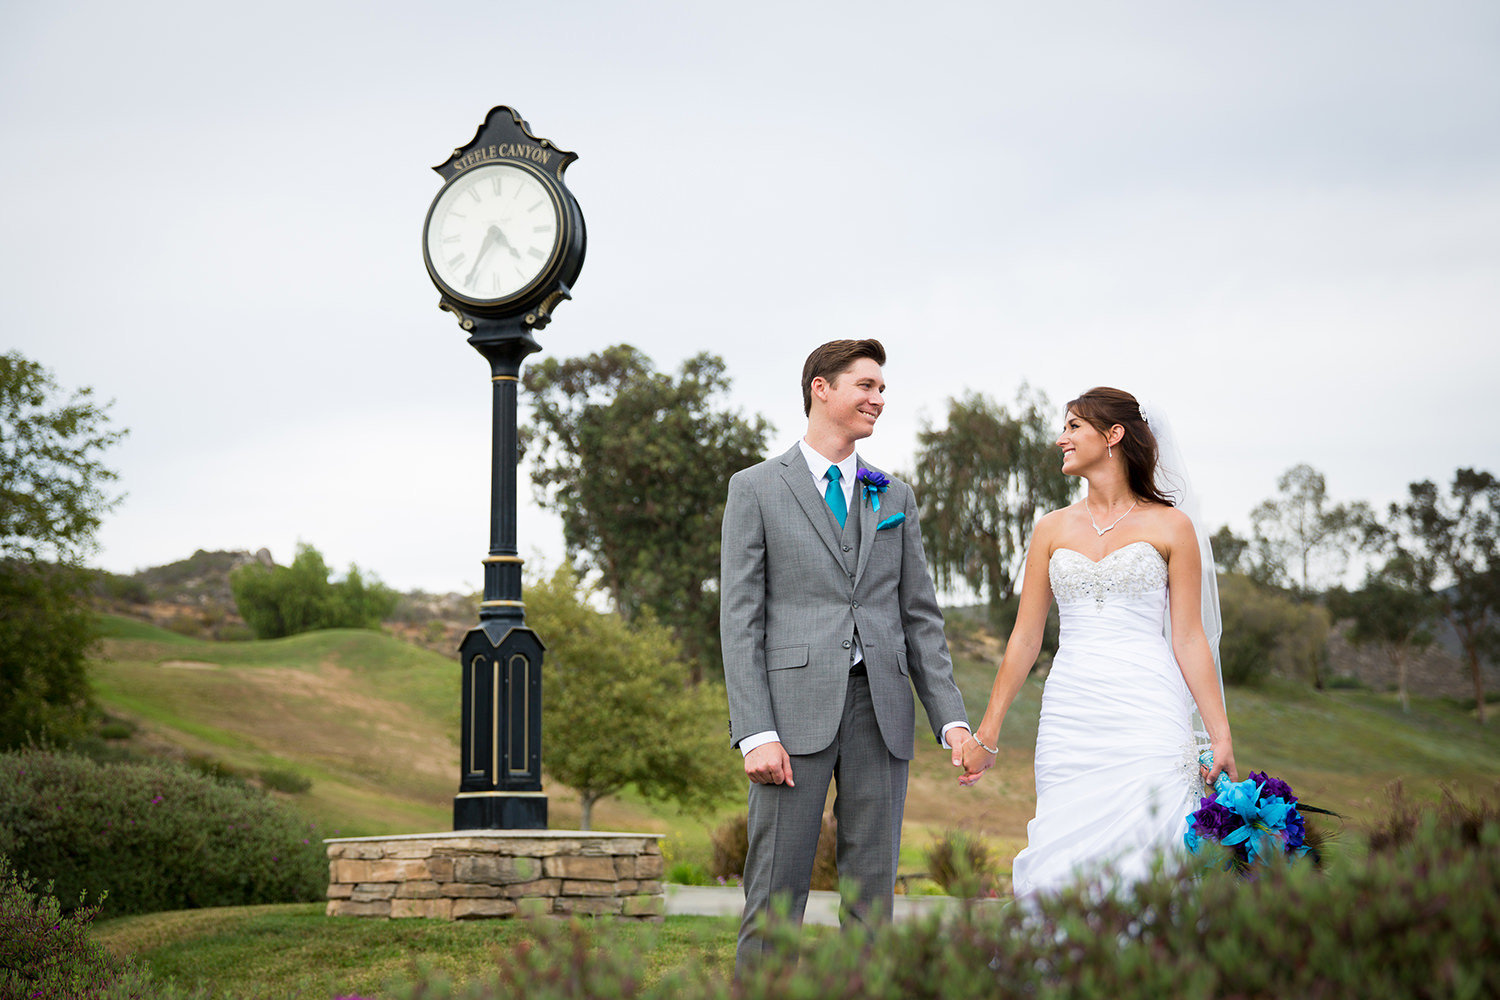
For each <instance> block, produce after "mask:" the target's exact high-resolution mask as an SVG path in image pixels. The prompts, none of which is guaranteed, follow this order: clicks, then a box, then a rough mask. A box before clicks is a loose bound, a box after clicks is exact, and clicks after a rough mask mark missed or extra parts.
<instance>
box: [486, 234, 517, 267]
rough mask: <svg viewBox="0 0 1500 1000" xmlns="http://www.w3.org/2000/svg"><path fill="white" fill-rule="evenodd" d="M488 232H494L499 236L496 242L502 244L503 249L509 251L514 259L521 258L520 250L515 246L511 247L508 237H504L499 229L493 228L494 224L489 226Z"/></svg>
mask: <svg viewBox="0 0 1500 1000" xmlns="http://www.w3.org/2000/svg"><path fill="white" fill-rule="evenodd" d="M490 232H492V233H494V234H495V235H496V236H497V237H499V239H498V240H497V242H498V243H499V244H500V245H501V246H503V247H504V248H505V249H507V250H509V251H510V255H511V256H512V257H514V258H515V259H516V260H520V259H521V253H520V251H519V250H517V249H516V248H515V247H513V246H511V245H510V240H508V239H506V238H505V234H504V233H502V232H501V231H500V230H499V229H497V228H495V227H494V226H491V227H490Z"/></svg>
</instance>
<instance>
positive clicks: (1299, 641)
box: [1219, 573, 1330, 684]
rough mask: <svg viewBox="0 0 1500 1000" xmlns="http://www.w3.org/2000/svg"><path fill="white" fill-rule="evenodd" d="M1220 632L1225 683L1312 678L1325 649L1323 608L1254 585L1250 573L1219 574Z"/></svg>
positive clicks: (1327, 624)
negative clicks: (1221, 630)
mask: <svg viewBox="0 0 1500 1000" xmlns="http://www.w3.org/2000/svg"><path fill="white" fill-rule="evenodd" d="M1219 603H1220V604H1221V605H1222V607H1223V612H1224V635H1223V638H1222V639H1220V641H1219V657H1220V661H1221V663H1222V664H1223V667H1224V680H1225V682H1226V683H1229V684H1255V683H1257V682H1259V681H1261V680H1264V679H1265V678H1267V677H1272V676H1276V677H1288V678H1294V679H1300V680H1309V681H1312V682H1314V683H1316V682H1317V680H1318V676H1319V669H1320V667H1321V665H1322V663H1323V661H1324V659H1325V658H1326V657H1327V655H1328V632H1329V627H1330V626H1329V619H1328V612H1327V611H1326V610H1325V609H1323V608H1320V607H1317V606H1314V605H1309V604H1299V603H1297V602H1295V601H1293V600H1291V599H1290V598H1287V597H1285V596H1284V595H1282V594H1281V593H1279V592H1277V591H1275V590H1271V589H1269V588H1266V587H1261V586H1257V585H1256V584H1255V583H1253V582H1252V581H1251V580H1250V579H1249V577H1244V576H1240V575H1238V574H1233V573H1226V574H1223V575H1221V576H1220V577H1219Z"/></svg>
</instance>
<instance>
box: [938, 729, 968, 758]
mask: <svg viewBox="0 0 1500 1000" xmlns="http://www.w3.org/2000/svg"><path fill="white" fill-rule="evenodd" d="M944 738H945V739H946V740H947V741H948V749H949V750H952V751H953V766H954V767H963V766H964V744H965V743H967V742H969V729H968V727H967V726H954V727H953V728H952V729H950V730H948V734H947V736H946V737H944Z"/></svg>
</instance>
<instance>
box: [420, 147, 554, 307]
mask: <svg viewBox="0 0 1500 1000" xmlns="http://www.w3.org/2000/svg"><path fill="white" fill-rule="evenodd" d="M426 244H427V245H426V250H427V263H428V268H429V270H430V271H431V272H432V276H433V277H434V278H436V279H437V280H438V281H439V282H440V283H441V284H442V285H443V286H444V288H445V289H447V291H449V292H450V293H452V294H453V295H454V296H455V297H457V298H459V299H464V300H467V301H471V302H482V303H493V302H500V301H502V300H505V299H510V298H515V297H516V296H517V295H518V294H520V293H521V292H524V291H526V290H527V289H528V288H530V287H531V286H532V285H533V284H535V283H536V282H537V281H538V279H540V278H541V277H542V275H543V274H544V273H545V272H546V271H547V270H548V268H549V267H550V266H551V265H552V263H553V261H554V260H555V258H556V256H557V251H558V248H559V247H560V246H561V244H562V225H561V219H560V216H559V213H558V205H557V200H556V199H555V198H554V197H553V194H552V192H551V190H550V189H549V188H548V187H547V186H545V185H544V184H543V183H542V182H541V181H540V180H538V179H537V177H536V175H535V174H534V173H532V172H531V171H530V170H528V169H526V168H525V167H521V166H516V165H514V164H509V163H494V164H486V165H484V166H480V167H473V168H471V169H469V170H466V171H464V172H463V173H462V174H459V175H458V176H457V177H456V178H454V179H453V181H452V182H451V183H449V184H448V186H447V187H445V188H443V190H442V192H441V193H440V194H439V195H438V197H437V201H435V202H434V203H433V205H432V211H431V213H430V214H429V215H428V217H427V233H426Z"/></svg>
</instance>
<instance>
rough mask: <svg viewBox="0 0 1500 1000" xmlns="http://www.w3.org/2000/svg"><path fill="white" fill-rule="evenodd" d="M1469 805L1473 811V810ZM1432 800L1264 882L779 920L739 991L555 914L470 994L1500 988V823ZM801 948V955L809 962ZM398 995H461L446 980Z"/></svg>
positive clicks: (478, 997)
mask: <svg viewBox="0 0 1500 1000" xmlns="http://www.w3.org/2000/svg"><path fill="white" fill-rule="evenodd" d="M1470 811H1471V812H1472V811H1473V810H1470ZM1480 812H1481V813H1482V814H1483V819H1482V821H1481V822H1480V823H1479V825H1478V826H1477V827H1473V826H1471V825H1470V824H1468V823H1467V821H1461V820H1459V821H1456V820H1455V818H1454V817H1445V816H1444V815H1443V814H1439V813H1433V812H1429V813H1428V814H1427V815H1426V817H1425V819H1424V820H1423V821H1422V822H1421V823H1419V824H1417V826H1416V828H1415V829H1414V830H1413V831H1412V832H1411V835H1410V838H1409V839H1408V840H1406V841H1405V843H1404V845H1403V846H1402V847H1401V848H1400V850H1391V851H1384V850H1382V851H1376V852H1372V853H1371V854H1370V855H1369V856H1368V858H1366V859H1364V860H1363V861H1361V862H1359V863H1349V864H1346V865H1345V866H1343V867H1342V868H1334V869H1332V870H1330V871H1328V872H1326V873H1319V872H1316V871H1314V870H1313V869H1312V867H1311V866H1310V865H1286V864H1281V865H1277V866H1273V867H1271V868H1268V869H1265V870H1264V871H1263V872H1262V873H1261V874H1259V875H1258V877H1257V878H1255V879H1251V880H1244V879H1240V878H1239V877H1237V876H1234V875H1230V874H1228V873H1223V872H1218V873H1212V872H1211V873H1208V874H1206V875H1205V876H1204V877H1203V878H1201V879H1196V880H1195V879H1194V878H1192V877H1191V872H1190V871H1188V870H1186V869H1184V870H1178V871H1162V872H1161V873H1159V874H1158V876H1157V877H1156V878H1154V879H1152V880H1151V881H1148V882H1146V883H1144V884H1142V885H1140V886H1139V887H1137V888H1136V889H1135V890H1134V891H1133V892H1132V893H1131V894H1130V895H1128V896H1126V895H1121V894H1114V893H1103V892H1097V891H1095V892H1083V891H1078V890H1075V891H1072V892H1069V893H1064V894H1061V895H1059V896H1057V897H1053V898H1048V899H1046V900H1044V901H1042V902H1040V903H1038V904H1036V905H1034V906H1008V907H998V906H993V905H988V904H982V903H980V904H971V905H967V906H962V907H958V908H956V909H955V910H953V911H951V915H950V916H949V917H947V918H946V919H942V920H939V919H936V918H934V919H928V920H914V921H909V922H903V923H901V924H895V925H886V926H884V927H882V928H880V929H878V930H876V931H873V932H870V931H866V930H864V929H862V928H859V927H855V928H852V929H850V930H849V931H846V932H845V933H843V934H828V935H817V934H801V933H798V932H796V931H795V930H794V929H792V928H790V927H786V926H783V927H779V928H773V929H772V932H771V933H772V936H773V937H774V938H775V940H776V941H777V942H778V944H779V946H780V947H781V948H783V949H784V950H783V951H782V952H781V959H780V960H776V959H772V960H771V961H768V962H767V963H766V964H764V965H763V966H761V967H760V968H758V969H755V970H753V971H752V972H751V974H750V975H748V976H746V977H745V978H744V979H743V980H742V981H741V982H740V983H739V984H738V986H737V987H734V988H733V990H732V989H731V987H730V985H729V984H728V983H727V982H726V981H724V980H722V979H716V978H714V977H713V976H711V975H710V974H709V973H708V972H707V971H705V970H704V968H703V967H702V965H701V964H697V963H688V964H687V965H686V966H685V967H684V969H683V970H682V971H681V972H680V973H679V974H678V976H677V978H668V979H664V980H662V981H659V982H652V981H651V980H650V979H649V978H648V976H647V975H646V973H645V969H644V963H643V962H642V961H641V959H640V956H639V955H637V954H635V953H634V952H633V951H632V950H631V945H632V940H633V939H624V938H618V937H613V936H612V935H611V933H610V930H611V927H610V925H608V924H592V925H585V924H583V923H571V924H556V925H552V926H543V927H540V928H539V933H538V937H537V940H536V941H535V942H534V943H530V942H528V943H527V944H523V945H521V946H519V947H516V948H514V949H510V950H506V951H502V952H500V953H498V954H497V956H496V961H497V962H498V965H499V968H498V970H497V973H496V975H495V977H494V978H493V979H491V980H490V981H488V982H485V981H476V982H474V983H471V984H470V985H469V986H468V987H467V992H464V993H463V994H462V996H464V997H466V998H470V1000H499V998H501V997H512V996H525V997H527V998H528V1000H550V998H576V1000H583V998H595V997H620V998H637V1000H645V998H651V1000H657V998H661V1000H666V998H672V997H679V996H693V997H704V998H718V1000H725V998H728V997H730V996H731V994H732V995H733V996H734V997H735V998H736V1000H773V998H774V1000H782V998H786V997H818V998H820V1000H821V998H829V1000H838V998H850V1000H853V998H860V1000H865V998H870V1000H897V998H900V1000H907V998H910V1000H929V998H930V1000H971V998H972V1000H979V998H991V997H997V996H998V997H1012V996H1026V997H1035V998H1040V1000H1050V998H1063V997H1110V998H1115V1000H1147V998H1149V1000H1157V998H1160V997H1174V998H1191V1000H1200V998H1202V1000H1206V998H1209V997H1220V996H1235V997H1243V998H1263V1000H1285V998H1288V997H1326V998H1333V997H1351V998H1353V997H1361V998H1362V997H1412V998H1439V997H1442V998H1448V997H1469V998H1477V997H1484V996H1495V995H1500V962H1496V961H1494V956H1495V954H1496V950H1497V948H1500V819H1497V818H1496V816H1495V814H1494V811H1493V810H1487V809H1481V810H1480ZM799 953H800V961H797V960H796V959H797V958H798V957H799ZM393 995H395V996H405V997H417V996H421V997H424V998H427V1000H439V998H447V997H454V996H456V995H458V994H456V991H454V990H453V989H452V987H451V986H446V985H444V984H442V983H440V982H439V981H438V980H437V978H436V977H430V978H429V979H428V980H427V981H426V982H420V983H414V984H410V985H409V986H404V987H403V988H400V989H398V991H396V992H394V993H393Z"/></svg>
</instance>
